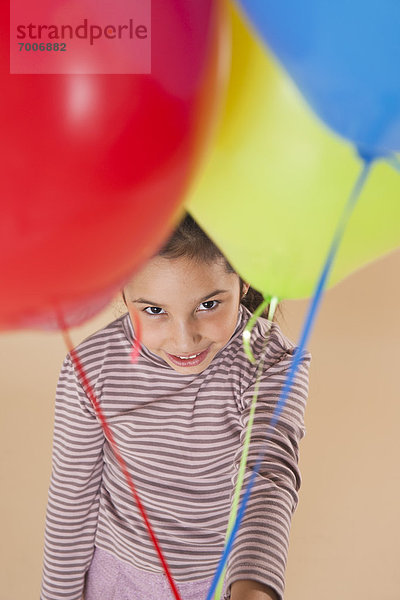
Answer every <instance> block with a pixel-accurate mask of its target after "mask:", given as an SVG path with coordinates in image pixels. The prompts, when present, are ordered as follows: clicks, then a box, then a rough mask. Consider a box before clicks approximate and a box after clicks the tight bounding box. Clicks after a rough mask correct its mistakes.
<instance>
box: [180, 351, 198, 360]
mask: <svg viewBox="0 0 400 600" xmlns="http://www.w3.org/2000/svg"><path fill="white" fill-rule="evenodd" d="M199 354H201V352H199ZM199 354H192V356H179V357H178V358H180V359H181V360H189V358H196V356H199Z"/></svg>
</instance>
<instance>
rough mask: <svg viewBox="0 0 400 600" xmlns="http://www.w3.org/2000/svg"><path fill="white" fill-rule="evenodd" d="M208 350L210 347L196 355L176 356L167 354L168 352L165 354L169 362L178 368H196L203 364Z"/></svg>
mask: <svg viewBox="0 0 400 600" xmlns="http://www.w3.org/2000/svg"><path fill="white" fill-rule="evenodd" d="M209 350H210V346H209V347H208V348H206V349H205V350H202V351H201V352H198V353H197V354H187V355H184V354H180V355H179V356H177V355H176V354H169V353H168V352H166V354H167V356H168V358H169V359H170V361H171V362H173V363H174V364H175V365H177V366H179V367H196V366H197V365H199V364H201V363H202V362H203V360H204V359H205V358H206V356H207V354H208V352H209Z"/></svg>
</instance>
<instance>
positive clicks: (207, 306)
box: [200, 300, 220, 311]
mask: <svg viewBox="0 0 400 600" xmlns="http://www.w3.org/2000/svg"><path fill="white" fill-rule="evenodd" d="M218 304H220V302H219V300H207V301H206V302H202V303H201V304H200V306H204V308H205V309H206V311H207V310H208V311H210V310H213V308H217V306H218ZM210 305H211V306H210Z"/></svg>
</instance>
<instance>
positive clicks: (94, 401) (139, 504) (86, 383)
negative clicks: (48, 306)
mask: <svg viewBox="0 0 400 600" xmlns="http://www.w3.org/2000/svg"><path fill="white" fill-rule="evenodd" d="M59 320H60V324H61V327H60V329H61V331H62V334H63V337H64V341H65V344H66V346H67V348H68V351H69V353H70V356H71V359H72V362H73V365H74V367H75V369H76V371H77V373H78V376H79V379H80V381H81V383H82V386H83V388H84V390H85V392H86V394H87V396H88V398H89V400H90V402H91V404H92V406H93V408H94V410H95V412H96V415H97V417H98V419H99V421H100V423H101V426H102V428H103V431H104V434H105V436H106V438H107V439H108V441H109V443H110V446H111V448H112V451H113V452H114V455H115V457H116V459H117V460H118V462H119V465H120V467H121V470H122V472H123V474H124V476H125V479H126V482H127V484H128V486H129V488H130V490H131V493H132V496H133V498H134V500H135V502H136V505H137V507H138V509H139V512H140V514H141V516H142V518H143V521H144V523H145V525H146V528H147V531H148V533H149V536H150V539H151V541H152V542H153V545H154V548H155V550H156V552H157V554H158V557H159V559H160V562H161V564H162V567H163V569H164V572H165V574H166V576H167V579H168V582H169V584H170V586H171V589H172V592H173V595H174V597H175V600H181V597H180V595H179V592H178V589H177V587H176V585H175V582H174V580H173V579H172V575H171V572H170V570H169V567H168V564H167V561H166V560H165V558H164V555H163V553H162V551H161V547H160V544H159V542H158V540H157V538H156V535H155V533H154V531H153V528H152V526H151V524H150V521H149V519H148V517H147V513H146V511H145V508H144V506H143V504H142V502H141V500H140V498H139V495H138V493H137V491H136V488H135V486H134V484H133V481H132V477H131V475H130V473H129V471H128V468H127V466H126V463H125V461H124V459H123V458H122V456H121V453H120V451H119V449H118V446H117V443H116V441H115V439H114V436H113V433H112V431H111V429H110V427H109V425H108V423H107V419H106V417H105V415H104V413H103V411H102V409H101V407H100V404H99V402H98V400H97V398H96V394H95V392H94V390H93V387H92V385H91V383H90V381H89V379H88V377H87V376H86V373H85V370H84V368H83V365H82V363H81V361H80V360H79V357H78V355H77V353H76V351H75V349H74V347H73V345H72V341H71V337H70V335H69V332H68V330H67V328H66V327H65V323H64V319H63V318H62V316H60V315H59ZM138 343H139V348H140V342H138Z"/></svg>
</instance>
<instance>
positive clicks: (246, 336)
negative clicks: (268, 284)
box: [242, 296, 278, 365]
mask: <svg viewBox="0 0 400 600" xmlns="http://www.w3.org/2000/svg"><path fill="white" fill-rule="evenodd" d="M268 304H269V305H270V306H269V312H268V319H269V320H270V321H272V318H273V316H274V313H275V308H276V306H277V304H278V299H277V298H276V296H267V297H266V298H264V301H263V302H261V304H260V305H259V306H258V307H257V308H256V310H255V311H254V313H253V315H252V316H251V317H250V319H249V322H248V323H247V325H246V327H245V329H244V331H243V334H242V335H243V348H244V351H245V352H246V355H247V358H248V359H249V361H250V362H251V364H253V365H254V363H255V362H256V360H255V358H254V356H253V353H252V351H251V347H250V338H251V332H252V329H253V327H254V325H255V323H256V321H257V319H258V317H259V316H260V315H262V313H263V312H264V310H265V308H266V307H267V306H268ZM271 309H272V310H271Z"/></svg>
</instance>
